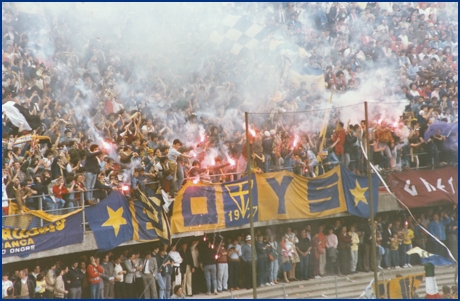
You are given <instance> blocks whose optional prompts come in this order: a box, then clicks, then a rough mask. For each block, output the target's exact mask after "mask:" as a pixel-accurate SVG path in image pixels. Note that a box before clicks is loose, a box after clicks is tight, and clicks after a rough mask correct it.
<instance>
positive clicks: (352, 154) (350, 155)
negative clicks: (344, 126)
mask: <svg viewBox="0 0 460 301" xmlns="http://www.w3.org/2000/svg"><path fill="white" fill-rule="evenodd" d="M356 141H358V138H357V136H356V134H355V132H354V130H353V126H352V125H350V126H349V128H348V131H347V135H346V136H345V144H344V145H343V148H344V152H345V168H347V169H348V168H349V165H350V162H351V161H354V162H353V164H352V166H353V168H351V170H352V171H354V170H355V168H354V166H355V164H356V158H357V155H356V152H357V151H358V149H357V145H356Z"/></svg>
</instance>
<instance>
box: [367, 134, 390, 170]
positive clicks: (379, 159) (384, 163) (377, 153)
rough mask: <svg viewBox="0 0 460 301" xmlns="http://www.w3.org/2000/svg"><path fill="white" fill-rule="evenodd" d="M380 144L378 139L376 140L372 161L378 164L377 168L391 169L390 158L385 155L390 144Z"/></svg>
mask: <svg viewBox="0 0 460 301" xmlns="http://www.w3.org/2000/svg"><path fill="white" fill-rule="evenodd" d="M380 145H382V144H380V143H379V141H378V140H375V141H374V156H373V157H374V158H373V162H372V163H373V164H374V165H375V166H376V168H377V170H379V169H385V170H390V158H389V157H387V156H385V155H383V152H384V151H385V150H386V149H387V148H388V146H381V147H379V146H380ZM371 147H372V146H371Z"/></svg>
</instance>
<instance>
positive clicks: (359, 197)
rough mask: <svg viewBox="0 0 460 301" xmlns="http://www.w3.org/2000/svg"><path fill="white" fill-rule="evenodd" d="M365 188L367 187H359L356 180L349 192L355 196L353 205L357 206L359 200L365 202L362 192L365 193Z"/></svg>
mask: <svg viewBox="0 0 460 301" xmlns="http://www.w3.org/2000/svg"><path fill="white" fill-rule="evenodd" d="M367 189H369V188H368V187H366V188H361V186H359V183H358V180H356V187H355V189H350V193H351V194H352V195H353V196H354V197H355V207H356V206H358V204H359V202H363V203H365V204H367V199H366V197H365V196H364V193H366V191H367Z"/></svg>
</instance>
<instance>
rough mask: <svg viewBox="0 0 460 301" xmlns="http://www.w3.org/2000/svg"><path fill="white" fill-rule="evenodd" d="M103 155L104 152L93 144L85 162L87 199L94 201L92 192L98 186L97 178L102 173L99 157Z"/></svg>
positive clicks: (87, 151)
mask: <svg viewBox="0 0 460 301" xmlns="http://www.w3.org/2000/svg"><path fill="white" fill-rule="evenodd" d="M100 154H102V151H99V146H98V145H97V144H91V145H90V147H89V149H87V150H86V160H85V165H84V168H85V171H86V172H85V187H86V189H87V190H88V191H87V192H86V199H87V200H91V201H92V200H93V192H92V191H90V190H91V189H94V185H95V184H96V178H97V175H98V174H99V172H100V171H101V165H100V164H99V159H98V158H97V156H99V155H100Z"/></svg>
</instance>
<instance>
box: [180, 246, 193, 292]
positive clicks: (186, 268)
mask: <svg viewBox="0 0 460 301" xmlns="http://www.w3.org/2000/svg"><path fill="white" fill-rule="evenodd" d="M179 254H180V256H181V257H182V259H183V261H182V263H181V264H180V273H181V275H183V279H182V285H183V287H184V293H185V294H186V295H187V296H192V295H193V293H192V273H193V272H194V270H195V269H194V267H193V257H192V252H191V251H190V248H189V247H188V244H187V243H186V242H184V243H182V248H181V250H180V251H179Z"/></svg>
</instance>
